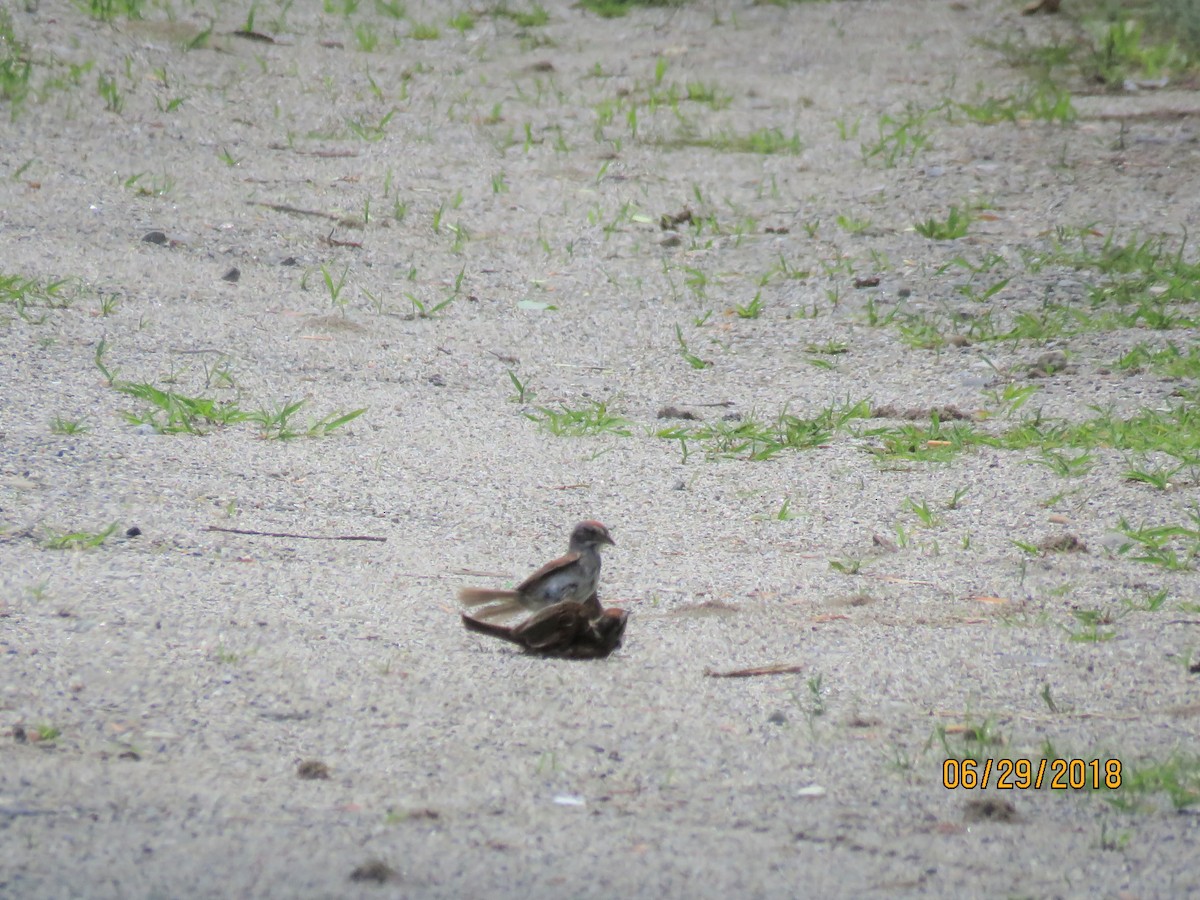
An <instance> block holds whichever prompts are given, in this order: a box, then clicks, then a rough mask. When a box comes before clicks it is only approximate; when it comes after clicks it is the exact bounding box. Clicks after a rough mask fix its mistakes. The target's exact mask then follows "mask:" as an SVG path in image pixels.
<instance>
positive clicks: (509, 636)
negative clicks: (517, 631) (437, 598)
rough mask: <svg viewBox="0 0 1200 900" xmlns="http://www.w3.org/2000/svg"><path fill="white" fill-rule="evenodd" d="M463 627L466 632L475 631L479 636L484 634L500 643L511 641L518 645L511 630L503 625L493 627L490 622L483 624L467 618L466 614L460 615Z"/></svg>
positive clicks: (478, 620) (471, 617) (470, 617)
mask: <svg viewBox="0 0 1200 900" xmlns="http://www.w3.org/2000/svg"><path fill="white" fill-rule="evenodd" d="M461 615H462V622H463V625H464V626H466V629H467V630H468V631H477V632H479V633H480V634H486V635H488V636H490V637H497V638H500V640H502V641H512V642H513V643H514V644H519V643H520V641H518V640H517V639H516V638H514V637H513V630H512V629H511V628H507V627H505V626H504V625H493V624H492V623H491V622H484V621H482V620H480V619H476V618H474V617H473V616H468V615H467V614H466V613H461Z"/></svg>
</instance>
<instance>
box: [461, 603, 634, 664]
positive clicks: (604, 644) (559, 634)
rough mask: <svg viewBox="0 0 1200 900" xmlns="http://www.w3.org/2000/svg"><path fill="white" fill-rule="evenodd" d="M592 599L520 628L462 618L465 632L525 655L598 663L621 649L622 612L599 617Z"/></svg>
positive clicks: (562, 605) (612, 611) (561, 605)
mask: <svg viewBox="0 0 1200 900" xmlns="http://www.w3.org/2000/svg"><path fill="white" fill-rule="evenodd" d="M599 609H600V602H599V600H597V599H596V597H595V596H592V597H590V598H588V600H587V601H586V602H584V603H578V602H576V601H574V600H568V601H565V602H563V603H557V604H555V605H554V606H551V607H548V608H547V609H544V610H542V611H541V612H539V613H536V614H535V615H532V616H530V617H529V618H528V619H526V620H525V621H524V622H522V623H521V624H520V625H516V626H512V627H508V626H505V625H496V624H493V623H492V622H484V621H481V620H480V619H476V618H473V617H471V616H468V615H467V614H466V613H463V614H462V621H463V625H464V626H466V628H467V630H468V631H475V632H478V633H479V634H487V635H491V636H492V637H497V638H500V639H501V640H503V641H511V642H512V643H514V644H518V645H520V646H521V647H524V648H525V650H526V652H528V653H537V654H540V655H541V656H558V657H562V658H563V659H599V658H601V657H605V656H608V654H610V653H612V652H613V651H614V650H616V649H617V648H618V647H620V646H621V637H622V636H623V635H624V634H625V620H626V619H628V618H629V613H627V612H625V610H623V609H606V610H603V611H601V612H599V613H597V610H599Z"/></svg>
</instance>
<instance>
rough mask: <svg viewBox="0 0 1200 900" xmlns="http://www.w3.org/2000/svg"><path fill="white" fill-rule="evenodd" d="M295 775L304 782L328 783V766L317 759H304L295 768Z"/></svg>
mask: <svg viewBox="0 0 1200 900" xmlns="http://www.w3.org/2000/svg"><path fill="white" fill-rule="evenodd" d="M296 774H297V775H299V776H300V777H301V778H303V779H304V780H305V781H328V780H329V766H327V765H325V763H323V762H321V761H320V760H319V759H306V760H304V762H302V763H300V765H298V766H297V767H296Z"/></svg>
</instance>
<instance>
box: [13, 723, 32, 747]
mask: <svg viewBox="0 0 1200 900" xmlns="http://www.w3.org/2000/svg"><path fill="white" fill-rule="evenodd" d="M12 736H13V740H14V741H16V742H17V743H18V744H24V743H26V742H28V740H29V735H27V734H26V733H25V729H24V727H22V726H21V725H14V726H13V730H12Z"/></svg>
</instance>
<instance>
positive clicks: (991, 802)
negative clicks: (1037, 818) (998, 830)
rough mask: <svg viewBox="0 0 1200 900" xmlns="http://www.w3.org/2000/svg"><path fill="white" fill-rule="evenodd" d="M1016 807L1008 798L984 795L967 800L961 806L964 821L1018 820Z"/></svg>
mask: <svg viewBox="0 0 1200 900" xmlns="http://www.w3.org/2000/svg"><path fill="white" fill-rule="evenodd" d="M1020 818H1021V817H1020V816H1018V815H1017V808H1016V807H1015V806H1013V805H1012V803H1010V802H1009V801H1008V800H996V799H993V798H991V797H984V798H982V799H978V800H968V801H967V802H966V804H965V806H964V808H963V821H964V822H1018V821H1020Z"/></svg>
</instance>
